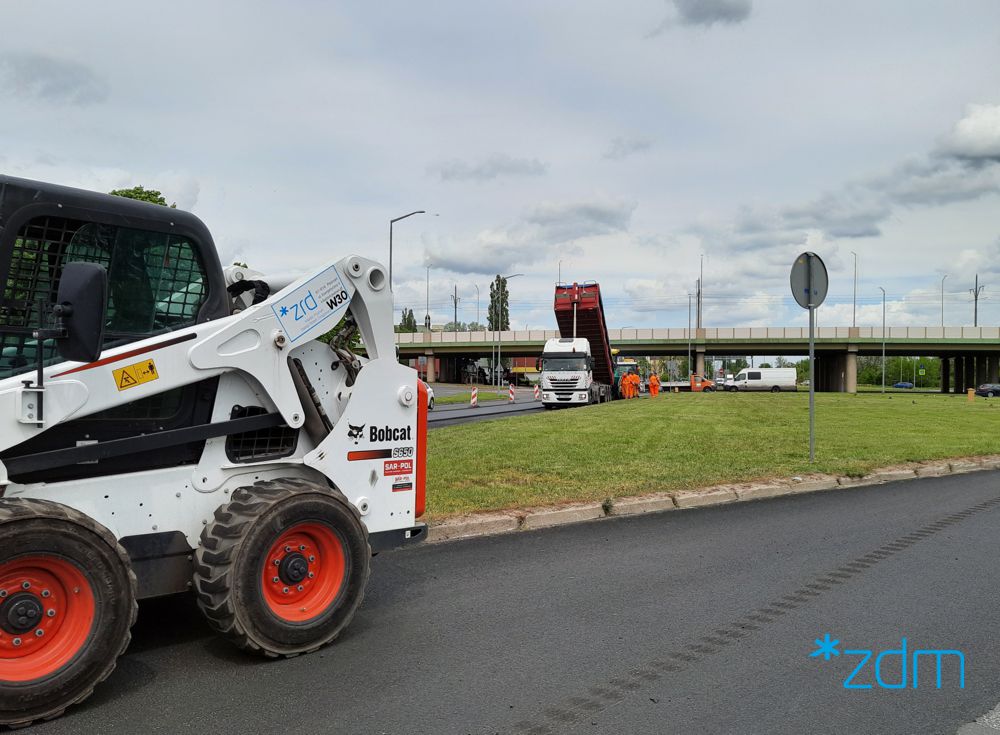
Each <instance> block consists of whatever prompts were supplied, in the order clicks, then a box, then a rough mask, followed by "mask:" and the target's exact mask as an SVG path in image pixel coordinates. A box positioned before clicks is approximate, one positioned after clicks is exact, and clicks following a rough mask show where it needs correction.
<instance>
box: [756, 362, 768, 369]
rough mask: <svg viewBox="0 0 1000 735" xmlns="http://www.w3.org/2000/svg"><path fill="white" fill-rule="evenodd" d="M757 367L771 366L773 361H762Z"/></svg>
mask: <svg viewBox="0 0 1000 735" xmlns="http://www.w3.org/2000/svg"><path fill="white" fill-rule="evenodd" d="M757 367H759V368H769V367H771V363H769V362H762V363H761V364H760V365H758V366H757Z"/></svg>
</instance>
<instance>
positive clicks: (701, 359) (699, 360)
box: [694, 347, 705, 377]
mask: <svg viewBox="0 0 1000 735" xmlns="http://www.w3.org/2000/svg"><path fill="white" fill-rule="evenodd" d="M694 371H695V373H697V374H698V375H701V376H702V377H704V375H705V348H704V347H698V348H696V349H695V353H694Z"/></svg>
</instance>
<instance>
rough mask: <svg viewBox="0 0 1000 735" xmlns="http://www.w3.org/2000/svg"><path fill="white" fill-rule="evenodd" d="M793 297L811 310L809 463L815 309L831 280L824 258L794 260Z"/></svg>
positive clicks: (813, 428) (813, 425) (803, 256)
mask: <svg viewBox="0 0 1000 735" xmlns="http://www.w3.org/2000/svg"><path fill="white" fill-rule="evenodd" d="M790 281H791V286H792V295H793V296H794V297H795V301H796V302H797V303H798V305H799V306H801V307H802V308H803V309H808V310H809V461H810V462H814V461H816V308H817V307H818V306H819V305H820V304H822V303H823V301H824V300H825V299H826V293H827V289H828V288H829V277H828V276H827V272H826V265H824V263H823V259H822V258H820V257H819V256H818V255H816V253H809V252H806V253H802V254H801V255H800V256H799V257H797V258H796V259H795V263H794V264H793V265H792V273H791V276H790Z"/></svg>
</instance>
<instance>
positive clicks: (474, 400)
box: [469, 386, 479, 408]
mask: <svg viewBox="0 0 1000 735" xmlns="http://www.w3.org/2000/svg"><path fill="white" fill-rule="evenodd" d="M469 405H470V406H471V407H472V408H475V407H476V406H478V405H479V388H477V387H476V386H472V398H471V399H470V400H469Z"/></svg>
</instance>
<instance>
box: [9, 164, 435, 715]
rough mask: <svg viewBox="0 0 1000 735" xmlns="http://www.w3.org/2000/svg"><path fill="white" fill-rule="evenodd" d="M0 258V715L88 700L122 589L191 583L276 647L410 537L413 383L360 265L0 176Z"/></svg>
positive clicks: (307, 628)
mask: <svg viewBox="0 0 1000 735" xmlns="http://www.w3.org/2000/svg"><path fill="white" fill-rule="evenodd" d="M0 274H2V277H3V279H4V280H3V284H4V286H3V297H2V302H0V724H4V725H15V726H16V725H23V724H27V723H29V722H31V721H33V720H37V719H42V718H49V717H53V716H56V715H58V714H60V713H61V712H62V711H63V710H64V709H65V708H66V707H67V706H69V705H72V704H75V703H77V702H79V701H82V700H83V699H85V698H86V697H87V696H88V695H89V694H90V693H91V692H92V691H93V688H94V686H95V685H97V684H98V683H99V682H101V681H102V680H103V679H105V678H106V677H107V676H108V675H109V674H110V673H111V671H112V670H113V669H114V666H115V661H116V659H117V657H118V655H119V654H120V653H121V652H122V651H124V649H125V648H126V646H127V645H128V642H129V638H130V634H129V630H130V627H131V625H132V623H133V622H134V620H135V616H136V610H137V606H136V600H137V599H142V598H146V597H155V596H159V595H167V594H173V593H177V592H185V591H193V592H194V593H195V594H196V595H197V599H198V604H199V606H200V607H201V609H202V611H203V612H204V614H205V616H206V618H207V619H208V621H209V623H210V624H211V626H212V627H213V628H215V629H216V630H217V631H219V632H220V633H221V634H223V635H224V636H226V637H228V638H229V639H231V640H232V641H234V642H235V643H236V644H237V645H238V646H240V647H242V648H246V649H250V650H253V651H257V652H260V653H263V654H265V655H268V656H293V655H296V654H300V653H305V652H309V651H313V650H315V649H317V648H319V647H320V646H322V645H324V644H326V643H328V642H330V641H332V640H333V639H334V638H335V637H336V636H337V635H338V633H340V631H341V630H343V628H344V627H345V626H346V625H347V624H348V623H349V622H350V620H351V618H352V617H353V615H354V613H355V611H356V610H357V609H358V607H359V605H360V604H361V600H362V597H363V595H364V590H365V584H366V581H367V578H368V574H369V564H370V557H371V554H372V552H373V550H374V551H378V550H379V549H387V548H392V547H395V546H400V545H403V544H407V543H411V542H415V541H419V540H422V539H423V537H424V535H425V533H424V531H425V527H424V525H423V524H421V523H419V522H418V521H417V519H418V518H419V517H420V515H421V514H422V513H423V509H424V476H425V463H424V457H425V445H426V428H427V424H426V407H427V400H426V395H425V394H424V389H423V387H422V384H421V383H420V381H419V380H417V375H416V373H415V371H413V370H411V369H409V368H407V367H404V366H402V365H400V364H399V363H398V362H397V360H396V354H395V346H394V342H393V326H392V297H391V294H390V292H389V286H388V283H387V279H386V276H385V271H384V269H383V268H382V266H380V265H379V264H378V263H375V262H373V261H371V260H367V259H365V258H362V257H358V256H349V257H345V258H342V259H340V260H337V261H336V262H333V263H329V264H327V265H324V266H322V267H320V268H317V269H316V270H315V271H313V272H312V273H311V274H309V275H307V276H304V277H302V278H299V279H298V280H295V281H293V282H290V283H289V282H288V279H287V278H275V279H271V280H270V281H269V280H268V278H266V277H262V278H260V279H255V278H252V277H250V276H251V274H249V273H248V272H247V271H246V270H244V269H227V270H226V271H224V270H223V268H222V267H221V264H220V263H219V258H218V254H217V253H216V250H215V246H214V244H213V242H212V238H211V236H210V234H209V232H208V230H207V229H206V228H205V226H204V225H203V224H202V223H201V221H200V220H198V219H197V218H196V217H194V216H193V215H190V214H187V213H185V212H181V211H178V210H175V209H168V208H166V207H160V206H157V205H151V204H147V203H143V202H136V201H132V200H128V199H122V198H119V197H112V196H107V195H103V194H96V193H91V192H85V191H80V190H75V189H69V188H65V187H59V186H52V185H49V184H43V183H38V182H32V181H25V180H21V179H14V178H10V177H5V176H0ZM334 328H336V329H337V331H336V334H335V335H334V337H333V339H332V340H331V342H330V344H329V345H327V344H324V343H322V342H319V341H317V340H316V338H317V337H319V336H321V335H323V334H326V333H328V332H330V331H331V330H333V329H334ZM356 335H360V339H361V343H362V345H363V348H364V352H365V355H364V356H359V355H357V354H355V352H354V351H353V350H352V348H351V344H352V343H356V339H355V336H356Z"/></svg>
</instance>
